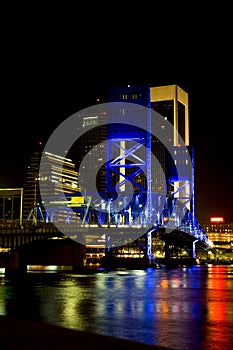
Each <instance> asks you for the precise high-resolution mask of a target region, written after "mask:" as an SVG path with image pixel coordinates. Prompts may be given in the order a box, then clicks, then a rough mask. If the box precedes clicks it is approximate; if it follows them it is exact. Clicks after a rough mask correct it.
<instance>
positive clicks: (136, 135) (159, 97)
mask: <svg viewBox="0 0 233 350" xmlns="http://www.w3.org/2000/svg"><path fill="white" fill-rule="evenodd" d="M107 101H108V102H119V101H120V102H130V103H132V109H131V110H128V111H126V110H122V113H123V114H125V120H126V124H124V125H122V124H115V125H114V124H109V126H108V129H107V138H108V139H111V143H109V146H108V149H107V151H108V156H107V159H111V161H109V162H108V163H107V169H106V172H107V174H106V180H107V191H108V193H109V194H110V198H111V197H113V196H114V193H115V192H118V193H119V191H120V193H122V195H124V192H125V193H127V184H129V183H131V184H132V185H133V188H134V191H135V196H134V200H133V203H131V206H130V208H128V212H129V214H131V215H132V213H133V212H134V213H135V210H136V211H137V201H138V197H140V206H143V203H144V201H145V197H146V201H147V205H146V208H145V212H144V214H145V217H146V222H147V223H148V224H154V223H158V224H162V225H164V224H165V220H170V221H171V220H173V222H175V224H176V225H177V226H179V225H180V224H181V218H182V217H183V216H184V209H182V212H180V209H179V208H177V210H176V208H175V206H176V203H177V202H178V201H179V202H180V203H182V204H183V206H184V207H185V210H186V209H187V210H190V209H191V208H190V194H191V193H192V186H193V183H192V181H190V176H189V174H187V173H186V170H187V168H188V167H189V166H190V167H191V166H192V164H188V163H189V156H190V154H185V152H188V151H187V150H188V147H189V108H188V94H187V93H186V92H185V91H184V90H183V89H181V88H180V87H179V86H177V85H168V86H159V87H150V86H130V85H128V86H125V87H111V88H109V89H108V92H107ZM133 104H137V105H143V106H145V107H149V108H148V116H147V128H146V129H147V132H145V130H139V129H138V128H136V127H135V128H132V127H130V126H129V125H127V121H128V123H129V124H131V123H133V118H135V116H134V112H135V111H134V109H133ZM149 111H156V112H158V113H159V114H160V115H161V116H163V117H164V119H165V120H168V121H169V122H170V123H171V124H172V126H173V127H174V134H173V137H172V139H171V140H169V141H168V140H167V141H168V142H170V144H171V149H172V152H173V153H172V154H169V152H168V150H167V149H166V148H165V146H164V145H163V144H162V143H161V142H158V140H156V138H154V136H153V135H152V134H151V113H150V112H149ZM180 137H181V139H182V141H183V142H182V144H183V145H185V146H183V147H181V146H180V142H179V140H180ZM143 145H144V146H146V148H144V151H145V149H146V154H142V157H137V158H136V156H135V152H136V151H138V150H139V149H141V147H142V146H143ZM186 146H187V147H186ZM152 153H153V154H154V155H155V156H156V158H157V159H158V161H159V163H160V165H161V167H162V170H163V173H164V174H165V176H166V191H167V194H166V196H167V198H166V201H165V206H164V210H163V212H162V215H160V217H158V218H156V220H155V218H152V217H153V216H155V211H156V209H157V208H156V207H157V205H156V204H155V202H154V195H155V192H156V189H155V187H154V186H155V185H154V184H155V182H156V184H157V188H158V187H161V190H162V192H163V190H164V188H163V187H164V178H161V174H158V171H157V170H156V169H152V166H153V165H152V162H151V154H152ZM143 157H144V158H143ZM130 158H131V159H133V160H134V161H135V159H137V162H134V165H132V162H130V161H129V159H130ZM143 159H144V160H143ZM184 159H185V162H186V167H184V172H183V174H180V175H181V176H180V177H179V178H178V177H177V174H176V171H175V166H176V165H177V164H178V163H179V162H184ZM145 168H146V171H145V173H146V175H147V178H145V177H144V174H143V169H145ZM152 173H153V174H157V175H158V176H157V179H156V181H153V180H154V179H153V178H152ZM158 183H160V184H159V185H158ZM117 190H118V191H117ZM170 213H172V215H173V217H172V218H171V217H170ZM128 220H129V221H130V217H129V216H128ZM127 223H130V222H127ZM147 255H148V256H149V257H150V256H151V255H152V237H151V231H149V232H148V237H147Z"/></svg>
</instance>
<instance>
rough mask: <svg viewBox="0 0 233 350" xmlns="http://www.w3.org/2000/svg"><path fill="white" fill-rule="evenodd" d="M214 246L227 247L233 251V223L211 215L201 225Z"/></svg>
mask: <svg viewBox="0 0 233 350" xmlns="http://www.w3.org/2000/svg"><path fill="white" fill-rule="evenodd" d="M202 227H203V228H204V230H205V232H206V234H207V235H208V237H209V239H210V240H211V241H212V242H213V244H214V246H213V247H214V248H217V249H229V250H231V251H232V252H233V223H232V222H229V221H228V220H226V219H225V218H223V217H211V218H210V221H209V222H208V223H205V224H203V225H202Z"/></svg>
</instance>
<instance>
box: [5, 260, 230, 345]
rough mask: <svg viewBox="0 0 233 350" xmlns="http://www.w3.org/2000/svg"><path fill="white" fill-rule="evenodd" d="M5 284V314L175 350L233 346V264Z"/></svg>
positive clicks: (44, 275) (46, 276)
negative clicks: (231, 265) (230, 265)
mask: <svg viewBox="0 0 233 350" xmlns="http://www.w3.org/2000/svg"><path fill="white" fill-rule="evenodd" d="M0 282H1V283H0V314H1V315H9V316H17V317H21V318H27V319H32V320H37V321H43V322H47V323H51V324H55V325H59V326H63V327H67V328H73V329H77V330H85V331H92V332H96V333H102V334H107V335H113V336H117V337H125V338H129V339H134V340H137V341H140V342H143V343H149V344H155V345H162V346H166V347H168V348H169V347H170V348H173V349H182V350H186V349H187V350H190V349H192V350H193V349H213V350H215V349H216V350H219V349H221V350H228V349H230V348H231V344H232V343H233V293H232V291H233V268H232V267H228V266H212V267H204V266H203V267H192V268H174V269H165V268H162V269H161V270H155V269H147V270H128V271H127V270H124V271H111V272H108V273H105V272H101V273H96V274H90V275H75V274H71V273H66V274H63V273H59V274H47V273H41V274H33V273H30V274H27V276H26V277H25V278H24V279H21V280H20V281H14V282H13V281H5V280H4V278H3V277H2V278H1V279H0Z"/></svg>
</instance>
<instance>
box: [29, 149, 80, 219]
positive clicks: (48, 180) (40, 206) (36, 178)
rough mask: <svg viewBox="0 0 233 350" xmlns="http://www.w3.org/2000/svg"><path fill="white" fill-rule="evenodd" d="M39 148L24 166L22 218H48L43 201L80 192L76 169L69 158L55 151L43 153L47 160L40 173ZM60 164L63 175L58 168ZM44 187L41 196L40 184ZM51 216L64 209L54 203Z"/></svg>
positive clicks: (62, 213)
mask: <svg viewBox="0 0 233 350" xmlns="http://www.w3.org/2000/svg"><path fill="white" fill-rule="evenodd" d="M41 155H42V150H41V149H38V150H37V151H35V152H34V153H33V155H32V157H31V159H30V164H29V166H28V168H27V173H26V182H25V185H24V199H23V219H24V220H38V221H45V220H48V215H49V213H48V212H47V211H45V209H44V204H46V206H49V202H50V201H54V202H55V201H56V200H57V201H59V195H60V194H61V193H64V194H65V195H68V196H72V195H76V194H77V193H78V192H79V185H78V172H77V171H76V170H75V165H74V163H73V162H72V160H71V159H69V158H66V157H61V156H58V155H56V154H51V153H47V152H46V153H45V158H46V162H45V164H44V168H43V175H41V173H40V160H41ZM61 168H62V176H61V175H60V173H59V170H60V169H61ZM39 182H40V186H39ZM39 187H40V188H43V194H44V196H43V197H45V200H46V201H47V203H44V202H43V201H44V198H41V195H40V188H39ZM54 207H55V208H56V210H55V211H54V210H53V213H52V215H53V217H54V215H56V216H59V217H60V216H62V215H64V216H65V215H66V214H67V212H66V211H63V210H61V208H57V207H56V206H54Z"/></svg>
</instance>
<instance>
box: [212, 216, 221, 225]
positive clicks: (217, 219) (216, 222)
mask: <svg viewBox="0 0 233 350" xmlns="http://www.w3.org/2000/svg"><path fill="white" fill-rule="evenodd" d="M210 222H211V223H213V224H219V223H223V222H224V218H223V217H217V216H213V217H211V218H210Z"/></svg>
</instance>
